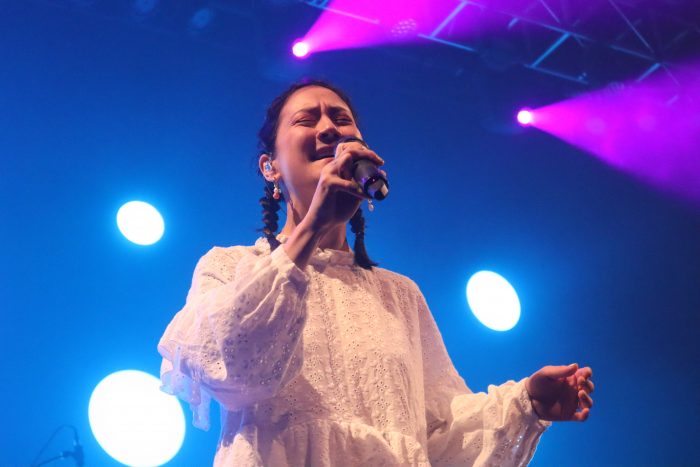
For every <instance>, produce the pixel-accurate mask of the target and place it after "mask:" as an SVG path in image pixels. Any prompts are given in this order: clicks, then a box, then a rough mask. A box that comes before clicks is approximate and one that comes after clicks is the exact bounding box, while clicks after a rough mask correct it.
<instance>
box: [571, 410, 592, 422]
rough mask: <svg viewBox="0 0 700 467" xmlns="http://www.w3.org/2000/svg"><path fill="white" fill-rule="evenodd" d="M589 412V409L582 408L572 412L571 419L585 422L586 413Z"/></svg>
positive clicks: (586, 418)
mask: <svg viewBox="0 0 700 467" xmlns="http://www.w3.org/2000/svg"><path fill="white" fill-rule="evenodd" d="M590 413H591V411H590V409H583V410H582V411H580V412H574V415H573V416H572V417H571V420H572V421H574V422H585V421H586V420H588V415H589V414H590Z"/></svg>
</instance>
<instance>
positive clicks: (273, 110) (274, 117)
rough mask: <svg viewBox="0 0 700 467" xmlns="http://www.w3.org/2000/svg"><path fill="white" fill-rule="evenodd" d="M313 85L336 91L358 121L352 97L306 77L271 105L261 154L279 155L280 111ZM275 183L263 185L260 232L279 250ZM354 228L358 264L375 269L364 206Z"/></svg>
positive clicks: (353, 222) (262, 132)
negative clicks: (292, 98)
mask: <svg viewBox="0 0 700 467" xmlns="http://www.w3.org/2000/svg"><path fill="white" fill-rule="evenodd" d="M309 86H320V87H323V88H326V89H329V90H331V91H333V92H334V93H335V94H337V95H338V97H340V98H341V99H342V100H343V101H344V102H345V103H346V104H347V106H348V107H349V108H350V112H352V116H353V118H354V119H355V121H356V122H357V113H356V112H355V109H354V108H353V106H352V103H351V102H350V98H349V97H348V96H347V94H345V93H344V92H343V91H341V90H340V89H338V88H336V87H335V86H333V85H332V84H330V83H328V82H326V81H321V80H305V81H300V82H297V83H294V84H292V85H291V86H289V87H288V88H287V89H286V90H285V91H284V92H283V93H282V94H280V95H279V96H277V97H276V98H275V99H274V100H273V101H272V103H271V104H270V106H269V107H268V108H267V113H266V114H265V121H264V122H263V125H262V127H261V128H260V131H259V132H258V149H259V151H260V152H259V154H258V157H259V156H260V155H262V154H269V155H270V158H271V159H274V158H275V141H276V139H277V129H278V127H279V117H280V112H282V107H284V104H286V102H287V100H288V99H289V97H290V96H291V95H292V94H294V93H295V92H297V91H298V90H300V89H302V88H306V87H309ZM256 162H257V161H256ZM256 165H257V163H256ZM273 187H274V184H273V183H272V182H268V181H267V180H265V186H264V188H263V190H264V192H265V195H264V196H263V197H262V198H260V201H259V202H260V205H261V206H262V221H263V224H264V227H263V228H261V229H258V231H259V232H262V233H263V234H264V235H265V238H266V239H267V241H268V243H269V244H270V249H271V250H275V249H276V248H277V247H278V246H279V245H280V242H279V240H277V238H276V236H275V235H276V234H275V232H277V228H278V225H277V222H278V221H279V217H278V215H277V211H279V209H280V203H279V200H276V199H275V198H274V197H273ZM283 199H284V198H283ZM350 228H351V230H352V233H354V234H355V244H354V250H355V264H357V265H358V266H360V267H362V268H364V269H370V270H371V269H372V266H377V263H375V262H374V261H372V260H371V259H370V258H369V256H368V255H367V250H366V248H365V218H364V216H363V215H362V208H361V207H358V208H357V211H355V214H354V215H353V216H352V218H351V219H350Z"/></svg>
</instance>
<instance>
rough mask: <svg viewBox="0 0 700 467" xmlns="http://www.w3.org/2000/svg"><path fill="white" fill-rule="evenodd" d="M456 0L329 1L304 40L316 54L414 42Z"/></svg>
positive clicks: (444, 15)
mask: <svg viewBox="0 0 700 467" xmlns="http://www.w3.org/2000/svg"><path fill="white" fill-rule="evenodd" d="M461 3H462V2H461V1H460V0H411V1H409V2H407V1H405V0H384V1H381V2H378V1H377V0H331V2H330V3H329V4H328V7H327V8H326V9H325V10H324V11H323V13H321V16H319V18H318V19H317V20H316V22H315V23H314V24H313V26H312V27H311V29H310V30H309V31H308V32H307V33H306V35H305V36H304V39H305V40H306V41H307V42H308V43H309V46H310V47H311V49H312V50H313V51H314V53H316V52H321V51H327V50H339V49H351V48H358V47H368V46H374V45H380V44H386V43H392V44H396V43H407V42H416V41H418V40H419V38H420V35H421V34H426V35H429V34H431V33H432V32H433V31H434V30H435V29H436V28H438V27H439V26H440V25H441V23H442V22H443V21H445V18H447V17H449V16H450V13H451V12H453V11H455V9H457V8H458V7H459V6H460V5H461Z"/></svg>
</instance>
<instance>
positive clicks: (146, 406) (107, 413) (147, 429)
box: [88, 370, 185, 467]
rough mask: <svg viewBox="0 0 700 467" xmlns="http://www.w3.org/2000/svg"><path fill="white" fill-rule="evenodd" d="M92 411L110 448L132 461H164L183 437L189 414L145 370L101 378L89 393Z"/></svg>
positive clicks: (142, 464)
mask: <svg viewBox="0 0 700 467" xmlns="http://www.w3.org/2000/svg"><path fill="white" fill-rule="evenodd" d="M88 417H89V419H90V428H92V433H93V434H94V435H95V438H96V439H97V442H98V443H100V446H102V448H103V449H104V450H105V451H106V452H107V454H109V455H110V456H112V457H113V458H114V459H116V460H117V461H119V462H121V463H122V464H126V465H129V466H133V467H151V466H153V467H155V466H158V465H163V464H165V463H166V462H168V461H169V460H170V459H172V458H173V457H174V456H175V454H177V452H178V451H179V450H180V447H181V446H182V442H183V440H184V439H185V414H184V413H183V411H182V407H181V406H180V403H179V402H178V401H177V398H176V397H175V396H171V395H168V394H165V393H164V392H162V391H161V390H160V380H159V379H158V378H156V377H155V376H152V375H149V374H148V373H144V372H142V371H136V370H124V371H118V372H116V373H112V374H111V375H109V376H107V377H106V378H105V379H103V380H102V381H100V383H99V384H98V385H97V386H96V387H95V389H94V390H93V391H92V396H90V404H89V407H88Z"/></svg>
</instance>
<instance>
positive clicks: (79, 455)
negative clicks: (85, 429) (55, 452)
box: [61, 432, 85, 467]
mask: <svg viewBox="0 0 700 467" xmlns="http://www.w3.org/2000/svg"><path fill="white" fill-rule="evenodd" d="M68 457H72V458H73V460H75V465H76V467H83V466H84V465H85V455H84V453H83V447H82V446H81V445H80V440H78V433H77V432H76V433H74V438H73V450H72V451H63V452H62V453H61V458H63V459H66V458H68Z"/></svg>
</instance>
